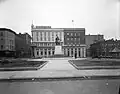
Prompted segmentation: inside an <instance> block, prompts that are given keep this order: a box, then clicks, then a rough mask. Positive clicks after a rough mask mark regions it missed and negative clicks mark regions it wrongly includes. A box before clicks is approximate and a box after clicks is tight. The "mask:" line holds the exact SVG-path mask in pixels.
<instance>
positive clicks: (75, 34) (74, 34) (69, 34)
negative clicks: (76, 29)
mask: <svg viewBox="0 0 120 94" xmlns="http://www.w3.org/2000/svg"><path fill="white" fill-rule="evenodd" d="M67 35H68V36H80V33H67Z"/></svg>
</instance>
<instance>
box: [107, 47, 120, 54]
mask: <svg viewBox="0 0 120 94" xmlns="http://www.w3.org/2000/svg"><path fill="white" fill-rule="evenodd" d="M109 52H113V53H115V52H120V50H119V49H118V48H117V47H115V48H114V49H113V50H111V51H109Z"/></svg>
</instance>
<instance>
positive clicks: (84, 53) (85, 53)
mask: <svg viewBox="0 0 120 94" xmlns="http://www.w3.org/2000/svg"><path fill="white" fill-rule="evenodd" d="M84 57H86V48H85V47H84Z"/></svg>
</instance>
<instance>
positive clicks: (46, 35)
mask: <svg viewBox="0 0 120 94" xmlns="http://www.w3.org/2000/svg"><path fill="white" fill-rule="evenodd" d="M46 41H48V32H46Z"/></svg>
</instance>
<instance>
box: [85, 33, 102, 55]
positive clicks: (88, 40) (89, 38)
mask: <svg viewBox="0 0 120 94" xmlns="http://www.w3.org/2000/svg"><path fill="white" fill-rule="evenodd" d="M85 38H86V39H85V40H86V55H87V56H90V45H91V44H93V43H96V42H99V41H102V40H104V35H100V34H98V35H90V34H89V35H85Z"/></svg>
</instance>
